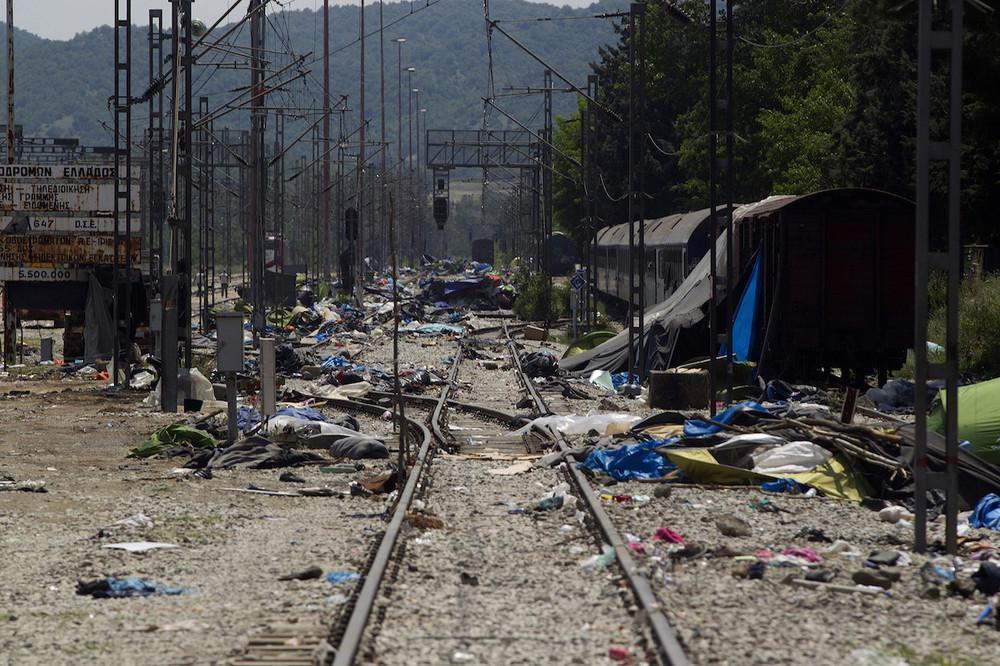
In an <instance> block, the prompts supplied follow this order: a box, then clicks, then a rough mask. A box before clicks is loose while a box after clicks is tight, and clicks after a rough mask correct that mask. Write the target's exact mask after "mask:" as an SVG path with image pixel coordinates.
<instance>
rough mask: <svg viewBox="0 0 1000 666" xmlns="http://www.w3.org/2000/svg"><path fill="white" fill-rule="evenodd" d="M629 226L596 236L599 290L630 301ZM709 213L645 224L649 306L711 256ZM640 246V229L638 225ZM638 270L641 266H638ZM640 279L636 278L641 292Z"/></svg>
mask: <svg viewBox="0 0 1000 666" xmlns="http://www.w3.org/2000/svg"><path fill="white" fill-rule="evenodd" d="M628 230H629V225H628V224H619V225H617V226H614V227H605V228H604V229H601V230H600V231H598V232H597V261H596V263H597V269H596V271H597V290H598V291H600V292H601V293H603V294H607V295H609V296H614V297H615V298H617V299H619V300H622V301H627V300H628V287H629V261H628ZM709 231H710V227H709V224H708V209H707V208H706V209H705V210H699V211H694V212H691V213H680V214H676V215H668V216H667V217H661V218H659V219H656V220H646V224H645V241H646V257H645V260H644V261H643V262H641V265H642V269H643V270H645V271H646V299H645V302H646V304H647V305H653V304H655V303H659V302H661V301H663V300H665V299H666V298H667V296H669V295H670V294H672V293H673V292H674V290H675V289H677V286H678V285H680V283H681V282H683V281H684V278H686V277H687V276H688V275H689V274H690V273H691V270H692V269H693V268H694V267H695V266H696V265H697V264H698V262H699V261H701V258H702V257H703V256H705V253H706V252H708V244H709V238H708V235H709ZM635 246H636V248H638V246H639V225H638V223H637V224H636V225H635ZM637 268H639V266H637ZM638 280H639V278H638V275H637V277H636V287H637V288H638V284H639V282H638Z"/></svg>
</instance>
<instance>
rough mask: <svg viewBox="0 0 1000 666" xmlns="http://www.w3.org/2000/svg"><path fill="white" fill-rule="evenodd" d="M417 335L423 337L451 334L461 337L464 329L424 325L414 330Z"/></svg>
mask: <svg viewBox="0 0 1000 666" xmlns="http://www.w3.org/2000/svg"><path fill="white" fill-rule="evenodd" d="M414 330H415V331H416V332H417V333H422V334H425V335H440V334H441V333H453V334H455V335H461V334H462V333H463V332H464V331H465V329H464V328H462V327H461V326H454V325H452V324H424V325H422V326H419V327H418V328H415V329H414Z"/></svg>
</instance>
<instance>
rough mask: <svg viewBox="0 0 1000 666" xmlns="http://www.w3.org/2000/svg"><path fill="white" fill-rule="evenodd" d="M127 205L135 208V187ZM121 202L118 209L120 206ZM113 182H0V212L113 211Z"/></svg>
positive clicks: (137, 201)
mask: <svg viewBox="0 0 1000 666" xmlns="http://www.w3.org/2000/svg"><path fill="white" fill-rule="evenodd" d="M129 194H130V196H129V206H130V209H131V210H132V211H134V212H138V211H139V190H138V188H135V187H133V188H131V189H130V191H129ZM124 203H125V202H122V208H123V209H124V207H125V206H124ZM114 206H115V185H114V184H104V183H101V184H97V183H68V182H60V181H54V182H49V183H17V182H10V181H7V182H0V211H4V212H12V211H25V212H42V213H57V212H61V213H81V212H107V213H111V212H114V209H115V208H114Z"/></svg>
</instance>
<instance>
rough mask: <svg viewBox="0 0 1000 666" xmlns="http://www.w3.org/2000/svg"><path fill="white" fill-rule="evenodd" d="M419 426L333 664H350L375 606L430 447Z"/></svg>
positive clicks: (429, 440) (427, 437) (425, 429)
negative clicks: (419, 437) (412, 457)
mask: <svg viewBox="0 0 1000 666" xmlns="http://www.w3.org/2000/svg"><path fill="white" fill-rule="evenodd" d="M420 426H421V428H423V433H424V434H425V437H424V440H423V443H422V444H421V445H420V451H419V452H418V453H417V458H416V461H415V462H414V464H413V467H412V468H411V469H410V471H409V474H407V477H406V484H405V485H404V486H403V490H402V492H400V494H399V499H398V500H397V501H396V508H395V509H394V510H393V514H392V519H391V520H390V521H389V525H388V527H387V528H386V530H385V533H384V534H383V535H382V540H381V542H379V547H378V551H376V553H375V558H374V559H373V560H372V564H371V566H370V567H369V568H368V571H367V572H365V575H364V581H363V582H362V584H361V590H360V592H359V593H358V597H357V600H356V601H355V603H354V608H353V609H352V610H351V615H350V619H349V620H348V621H347V627H346V628H345V629H344V634H343V636H342V637H341V640H340V644H339V645H338V646H337V652H336V654H335V655H334V658H333V666H349V665H350V664H353V663H354V660H355V658H356V657H357V654H358V650H359V649H360V647H361V641H362V639H363V637H364V633H365V626H366V625H367V624H368V618H369V617H370V616H371V613H372V608H373V607H374V606H375V599H376V597H377V596H378V591H379V588H380V587H381V586H382V580H383V579H384V578H385V573H386V571H388V569H389V561H390V560H391V559H392V552H393V550H394V549H395V546H396V541H397V540H398V539H399V535H400V533H401V532H402V528H403V521H404V520H405V519H406V513H407V511H408V510H409V508H410V504H411V502H412V501H413V497H414V495H416V492H417V484H418V483H419V482H420V477H421V475H422V473H423V471H424V468H425V466H426V464H427V461H428V457H429V456H430V452H431V450H432V442H433V439H432V438H431V436H430V432H429V431H428V430H427V428H425V427H424V426H423V424H420Z"/></svg>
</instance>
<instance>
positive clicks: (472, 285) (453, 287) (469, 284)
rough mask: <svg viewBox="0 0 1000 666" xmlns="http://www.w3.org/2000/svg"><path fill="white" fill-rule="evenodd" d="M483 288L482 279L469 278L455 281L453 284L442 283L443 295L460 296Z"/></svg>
mask: <svg viewBox="0 0 1000 666" xmlns="http://www.w3.org/2000/svg"><path fill="white" fill-rule="evenodd" d="M482 286H483V280H482V278H469V279H466V280H456V281H454V282H445V283H444V295H445V296H454V295H455V294H461V293H463V292H466V291H469V292H471V291H475V290H477V289H479V288H480V287H482Z"/></svg>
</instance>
